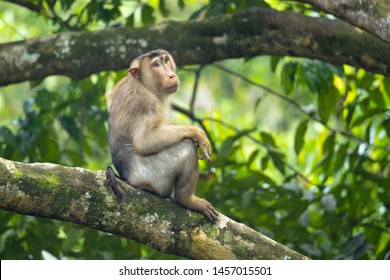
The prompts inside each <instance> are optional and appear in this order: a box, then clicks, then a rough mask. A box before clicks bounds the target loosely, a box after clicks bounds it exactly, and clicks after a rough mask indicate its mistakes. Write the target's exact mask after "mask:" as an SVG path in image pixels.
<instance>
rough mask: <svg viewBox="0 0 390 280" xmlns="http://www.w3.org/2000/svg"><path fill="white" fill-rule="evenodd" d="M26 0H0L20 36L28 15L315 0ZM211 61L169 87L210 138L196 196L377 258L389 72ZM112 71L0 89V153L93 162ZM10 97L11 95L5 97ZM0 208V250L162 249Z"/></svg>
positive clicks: (138, 21)
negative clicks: (209, 157)
mask: <svg viewBox="0 0 390 280" xmlns="http://www.w3.org/2000/svg"><path fill="white" fill-rule="evenodd" d="M29 3H30V4H32V5H34V6H33V7H35V8H36V9H32V8H31V11H21V10H20V9H19V8H18V7H15V6H13V7H11V6H7V4H5V3H2V4H0V5H4V7H6V9H0V11H1V12H0V15H1V16H2V18H3V16H4V15H8V18H12V15H15V14H16V13H18V17H19V18H21V19H22V20H19V21H12V25H13V26H14V29H12V30H10V29H9V24H7V25H0V30H2V31H4V32H7V34H9V36H11V37H12V36H14V37H15V38H14V39H20V32H18V29H19V28H20V30H22V29H25V30H27V31H28V32H30V33H31V34H35V35H37V34H36V33H34V32H37V31H34V30H32V29H31V26H33V24H31V21H33V20H37V21H39V20H41V19H45V24H42V23H40V26H41V27H40V32H42V33H41V34H47V33H56V32H63V31H65V30H93V29H96V28H112V27H117V26H141V25H147V24H155V23H158V22H161V21H163V20H165V19H171V18H175V19H177V18H180V19H183V20H185V19H201V18H207V17H211V16H214V15H218V14H224V13H234V12H237V11H239V10H243V9H246V8H248V7H250V6H255V5H260V6H263V7H269V6H272V7H277V8H279V9H280V8H282V9H286V10H291V11H294V12H300V13H305V14H310V13H313V11H315V9H312V8H311V7H308V6H307V5H302V4H291V3H288V4H286V3H280V2H279V1H267V3H268V4H267V3H265V2H264V1H236V0H224V1H214V0H211V1H208V2H207V3H204V4H199V3H192V2H191V3H190V1H183V0H178V1H173V2H169V1H164V0H160V1H150V2H148V1H120V0H112V1H108V0H107V1H104V0H91V1H68V0H61V1H52V0H45V1H29ZM169 3H170V4H172V3H174V4H175V5H169ZM315 12H317V11H315ZM32 14H36V15H38V17H37V19H32V17H31V15H32ZM23 20H25V21H26V23H29V24H26V26H24V25H23ZM3 34H6V33H3ZM41 34H39V32H38V35H41ZM3 36H5V35H3ZM1 38H2V37H1V36H0V39H1ZM2 40H4V39H2ZM221 65H224V66H225V67H226V68H227V69H234V71H229V72H227V71H224V68H222V67H215V66H204V67H201V68H200V69H199V70H197V71H200V72H199V73H200V75H198V76H197V78H196V79H195V82H199V87H194V88H198V89H197V91H194V92H191V88H193V83H194V79H193V72H194V71H193V68H192V67H186V68H184V69H182V70H181V71H180V73H179V76H180V77H181V80H182V90H181V91H182V94H181V95H177V96H175V97H174V102H175V103H178V104H189V101H188V100H195V101H196V112H195V113H194V112H188V114H187V116H185V117H179V116H178V117H177V120H178V121H179V122H182V123H189V122H190V121H191V118H192V121H196V122H198V124H201V125H202V127H204V128H206V130H207V132H208V134H209V136H210V139H211V141H212V143H213V147H214V155H213V160H214V162H213V163H212V164H208V163H202V173H201V177H200V182H199V186H198V189H197V191H198V193H199V195H200V196H203V197H207V199H208V200H209V201H211V202H212V203H213V204H214V205H215V206H216V207H217V209H218V210H219V211H220V212H222V213H224V214H225V215H228V216H230V217H232V218H233V219H235V220H238V221H240V222H243V223H245V224H247V225H248V226H250V227H253V228H255V229H256V230H258V231H260V232H263V233H265V234H266V235H268V236H270V237H271V238H273V239H275V240H277V241H279V242H281V243H283V244H286V245H287V246H290V247H291V248H293V249H295V250H297V251H299V252H302V253H303V254H306V255H308V256H310V257H312V258H318V259H384V258H388V257H389V254H390V253H389V252H390V251H389V250H390V233H389V232H390V230H389V221H390V216H389V208H390V189H389V186H390V179H389V178H390V164H389V163H390V153H389V151H390V144H389V143H390V141H389V139H390V114H389V108H390V78H387V77H383V76H381V75H377V74H373V73H368V72H366V71H364V70H361V69H355V68H352V67H350V66H334V65H331V64H329V63H325V62H321V61H315V60H309V59H292V58H289V57H266V58H253V59H251V60H248V61H245V62H243V61H242V60H233V61H225V62H222V63H221ZM195 72H196V71H195ZM240 73H245V77H244V76H243V75H242V74H240ZM124 74H125V73H111V72H104V73H100V74H98V75H92V76H90V77H88V78H86V79H83V80H80V81H72V80H69V79H66V78H61V77H51V78H47V79H45V80H44V81H40V82H35V83H30V84H28V85H27V84H23V85H16V86H12V87H7V88H0V93H1V94H0V108H1V110H0V125H1V126H0V156H1V157H4V158H8V159H12V160H16V161H26V162H34V161H48V162H55V163H60V164H64V165H69V166H83V167H87V168H91V169H103V168H105V167H106V166H107V165H108V164H109V163H110V158H109V150H108V144H107V124H106V120H107V112H106V105H105V97H104V93H105V92H107V91H108V90H110V89H111V88H112V86H113V85H114V83H115V82H117V81H118V80H119V78H121V77H122V76H123V75H124ZM197 79H199V81H198V80H197ZM210 81H213V82H212V83H211V82H210ZM18 98H20V99H21V100H23V101H22V104H21V105H20V106H17V107H16V108H15V104H20V103H15V102H16V101H17V100H18ZM204 100H207V102H205V101H204ZM189 107H190V108H192V106H189ZM182 111H183V112H185V110H182ZM192 113H194V114H195V115H196V118H194V116H193V114H192ZM0 220H1V223H0V231H1V233H2V234H1V238H0V256H1V257H2V259H28V258H33V259H39V258H52V257H55V258H70V259H73V258H75V259H137V258H174V256H166V255H163V254H160V253H158V252H155V251H154V250H152V249H149V248H147V247H145V246H142V245H138V244H134V243H133V242H131V241H128V240H125V239H122V238H118V237H115V236H112V235H108V234H105V233H101V232H97V231H94V230H91V229H86V228H81V227H78V226H74V225H70V224H66V223H62V222H58V221H53V220H45V219H40V218H35V217H28V216H21V215H17V214H11V213H6V212H0ZM48 241H50V242H48Z"/></svg>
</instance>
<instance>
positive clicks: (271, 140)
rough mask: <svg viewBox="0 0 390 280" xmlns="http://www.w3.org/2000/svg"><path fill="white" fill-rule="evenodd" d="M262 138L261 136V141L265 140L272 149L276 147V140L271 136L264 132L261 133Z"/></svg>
mask: <svg viewBox="0 0 390 280" xmlns="http://www.w3.org/2000/svg"><path fill="white" fill-rule="evenodd" d="M260 136H261V139H262V140H263V142H265V143H267V144H269V145H270V146H271V147H276V144H275V140H274V138H273V137H272V135H271V134H269V133H267V132H264V131H262V132H260Z"/></svg>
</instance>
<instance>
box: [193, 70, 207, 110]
mask: <svg viewBox="0 0 390 280" xmlns="http://www.w3.org/2000/svg"><path fill="white" fill-rule="evenodd" d="M203 67H204V65H201V66H199V68H198V69H196V70H195V82H194V89H193V90H192V95H191V101H190V111H191V112H192V114H193V113H194V107H195V100H196V93H197V91H198V84H199V78H200V74H201V72H202V69H203Z"/></svg>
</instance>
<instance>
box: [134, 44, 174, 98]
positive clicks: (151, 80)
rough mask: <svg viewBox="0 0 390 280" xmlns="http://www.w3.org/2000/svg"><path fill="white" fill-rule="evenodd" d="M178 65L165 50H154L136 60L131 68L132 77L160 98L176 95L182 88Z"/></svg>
mask: <svg viewBox="0 0 390 280" xmlns="http://www.w3.org/2000/svg"><path fill="white" fill-rule="evenodd" d="M175 71H176V64H175V61H174V60H173V58H172V56H171V55H170V54H169V53H168V52H167V51H165V50H154V51H151V52H148V53H146V54H143V55H140V56H138V57H137V58H135V59H134V60H133V61H132V62H131V64H130V68H129V73H130V75H131V76H132V77H133V78H134V79H136V80H138V81H139V82H140V83H142V85H143V86H144V87H145V88H147V89H148V90H150V91H152V92H153V93H155V94H157V95H158V96H161V97H163V96H164V95H167V94H171V93H174V92H175V91H177V90H178V88H179V86H180V81H179V78H178V77H177V75H176V73H175Z"/></svg>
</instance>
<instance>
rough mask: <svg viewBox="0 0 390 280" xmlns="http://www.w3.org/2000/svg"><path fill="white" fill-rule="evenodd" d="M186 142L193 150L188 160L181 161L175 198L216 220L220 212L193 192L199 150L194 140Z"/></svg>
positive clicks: (197, 170) (197, 171)
mask: <svg viewBox="0 0 390 280" xmlns="http://www.w3.org/2000/svg"><path fill="white" fill-rule="evenodd" d="M184 144H186V145H187V147H186V148H187V149H190V150H192V152H190V153H188V156H187V158H186V160H185V161H183V162H182V163H180V166H181V167H182V169H181V170H180V174H179V176H178V178H177V180H176V186H175V190H174V194H173V199H174V200H175V201H177V202H178V203H180V204H182V205H184V206H185V207H187V208H189V209H191V210H195V211H198V212H201V213H203V214H204V215H206V217H207V218H209V219H210V220H211V221H216V220H217V216H218V212H217V211H216V210H215V209H214V207H213V206H212V205H211V203H210V202H208V201H207V200H205V199H202V198H199V197H196V196H195V195H194V194H193V193H194V191H195V187H196V183H197V181H198V177H199V165H198V158H197V151H196V149H194V143H193V142H192V141H188V140H185V141H183V142H182V143H181V146H183V145H184Z"/></svg>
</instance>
